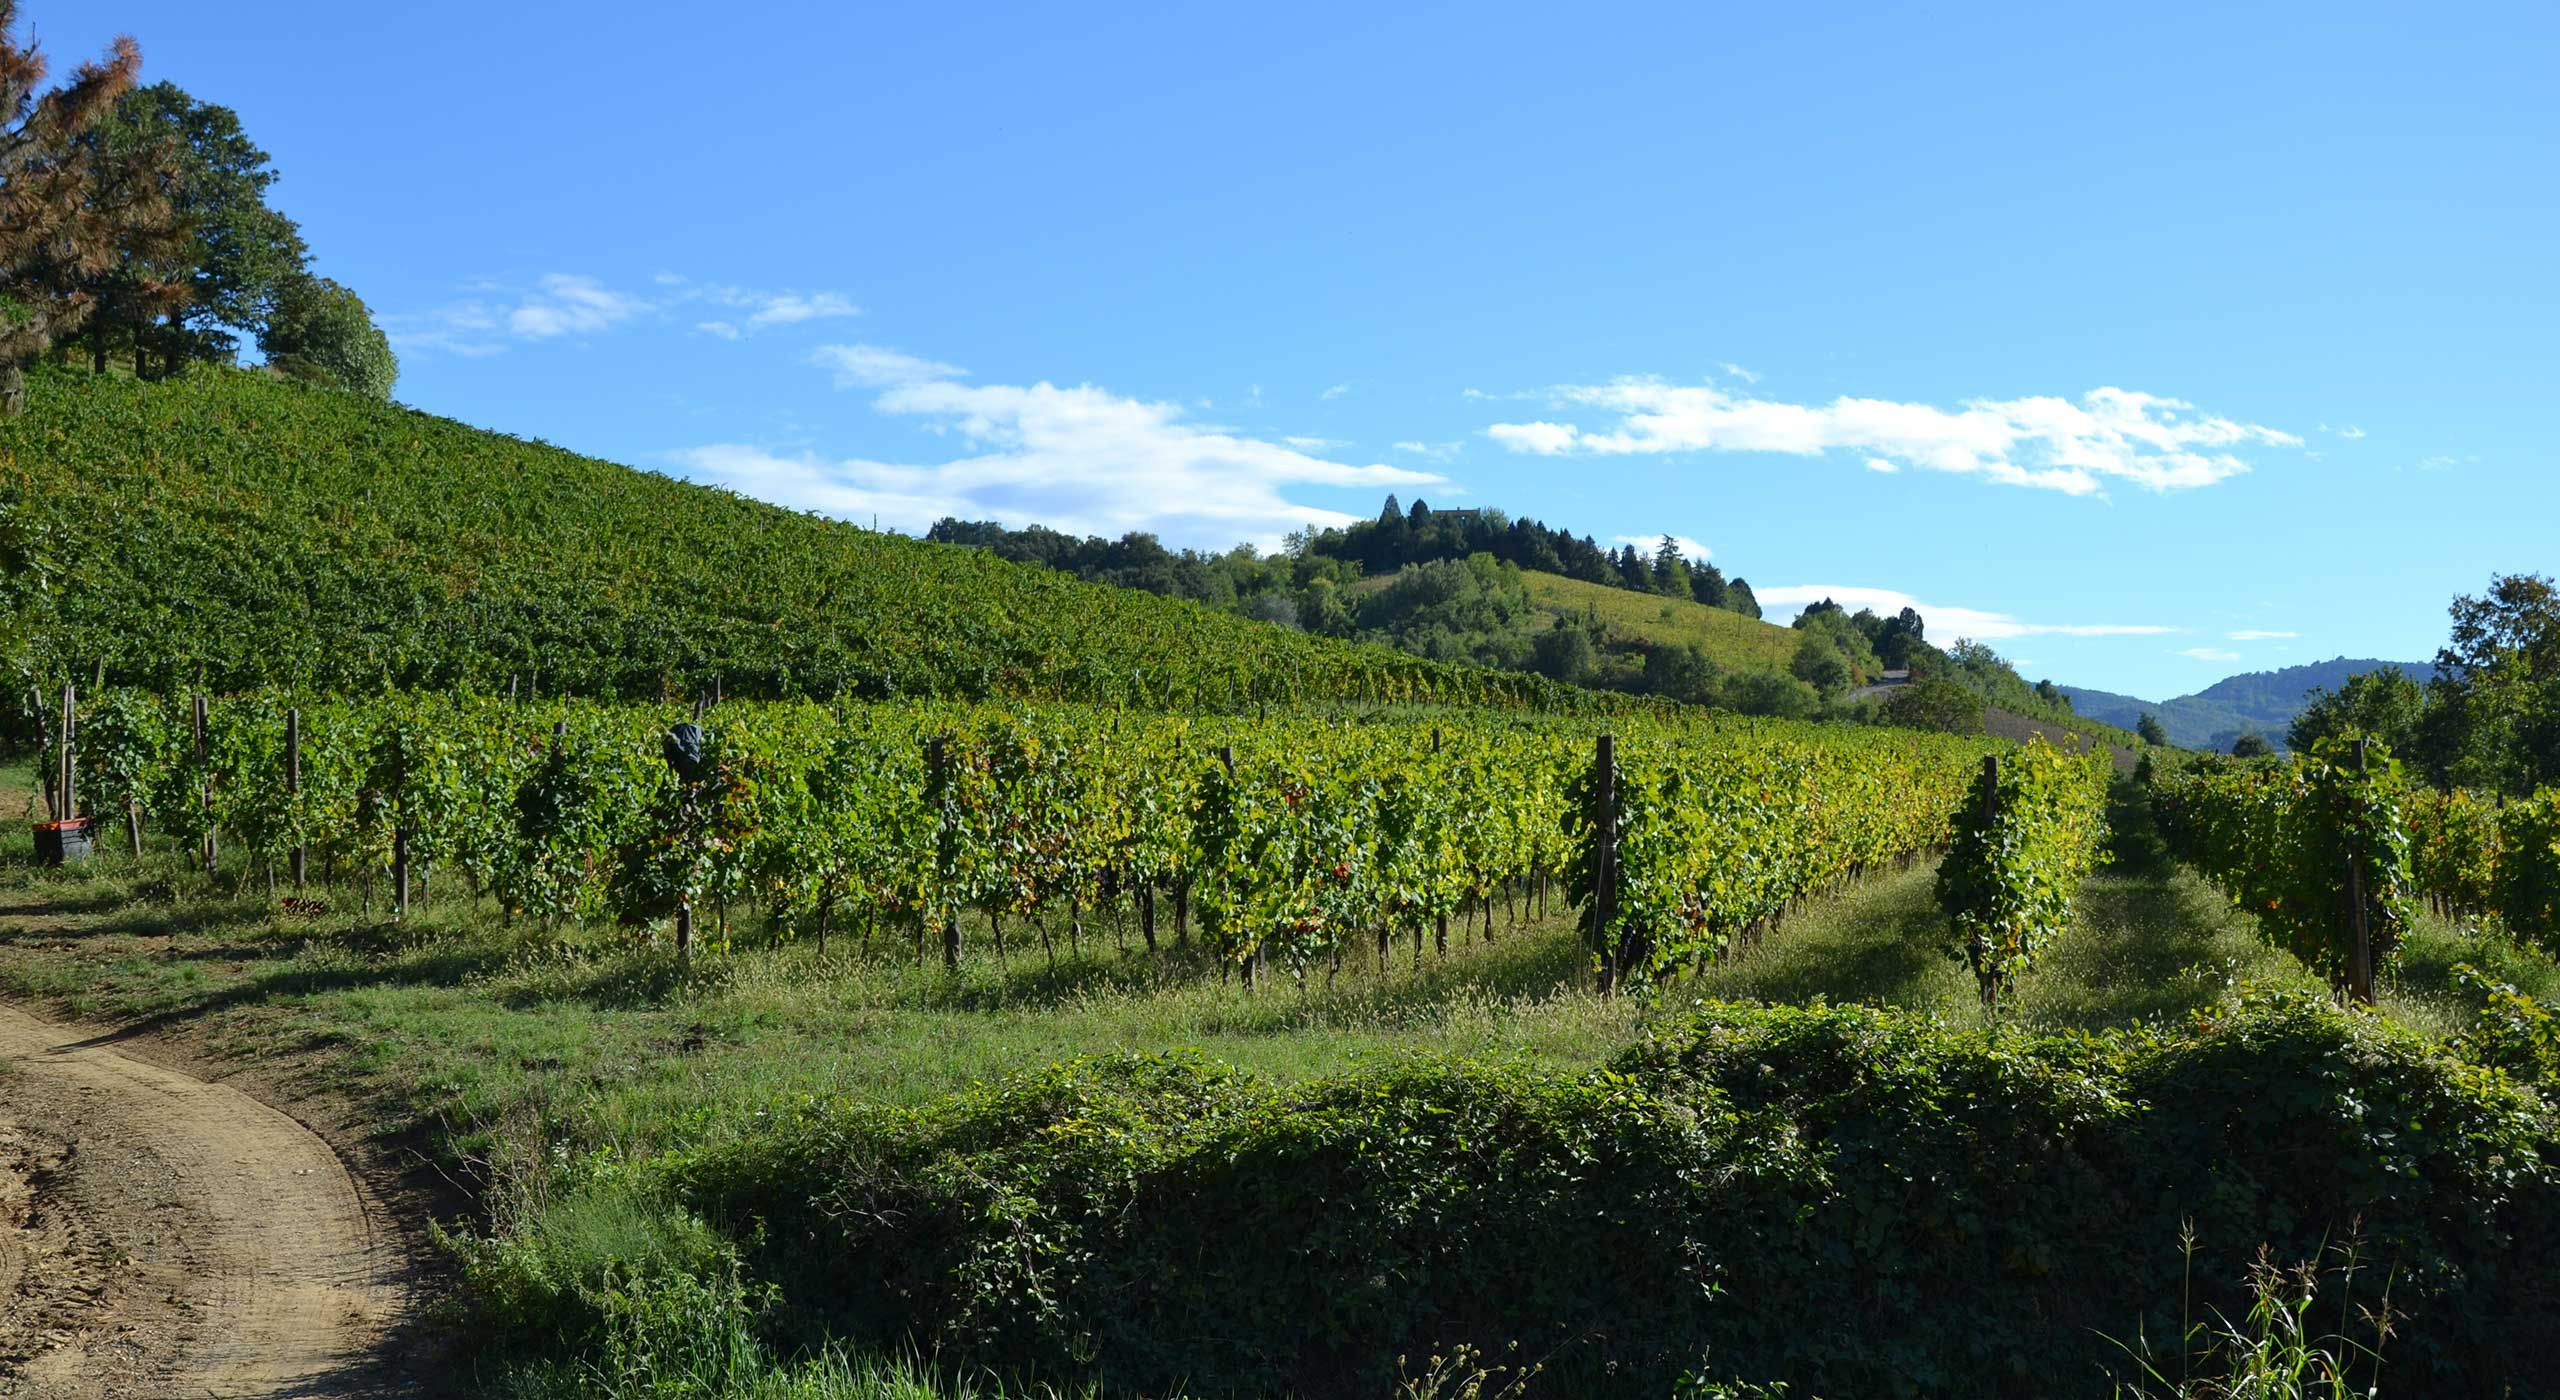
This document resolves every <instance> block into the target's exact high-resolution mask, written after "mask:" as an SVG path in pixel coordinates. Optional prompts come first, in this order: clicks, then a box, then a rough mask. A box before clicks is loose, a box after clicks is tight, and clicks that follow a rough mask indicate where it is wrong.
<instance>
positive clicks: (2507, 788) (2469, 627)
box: [2234, 574, 2560, 797]
mask: <svg viewBox="0 0 2560 1400" xmlns="http://www.w3.org/2000/svg"><path fill="white" fill-rule="evenodd" d="M2451 615H2452V627H2451V629H2450V632H2449V635H2448V636H2447V637H2446V640H2445V644H2444V646H2443V648H2442V649H2440V650H2439V651H2437V653H2436V669H2435V674H2434V676H2433V677H2432V678H2430V679H2429V680H2428V681H2427V682H2426V683H2425V684H2423V685H2421V684H2419V683H2418V682H2417V681H2414V680H2411V679H2410V678H2409V676H2408V674H2407V673H2406V672H2404V671H2401V670H2399V669H2398V668H2396V667H2384V668H2382V669H2380V670H2376V671H2368V672H2366V673H2364V674H2363V675H2360V676H2353V677H2350V678H2348V680H2347V681H2346V682H2345V683H2344V684H2343V685H2340V686H2339V687H2337V688H2336V689H2334V690H2331V689H2326V688H2323V689H2320V690H2316V691H2313V692H2312V695H2311V699H2310V701H2309V702H2308V703H2306V704H2305V705H2304V706H2303V708H2302V710H2301V712H2300V713H2299V714H2297V715H2295V716H2294V721H2293V726H2292V728H2291V730H2290V731H2288V733H2287V734H2286V742H2287V743H2288V744H2289V745H2291V746H2292V748H2293V749H2294V751H2295V752H2297V753H2308V752H2310V751H2311V750H2313V749H2314V748H2316V747H2318V746H2319V744H2320V743H2321V741H2322V740H2325V739H2332V738H2340V737H2345V736H2349V735H2355V734H2363V735H2369V736H2371V737H2373V738H2376V739H2379V740H2381V741H2382V742H2383V743H2384V744H2386V745H2388V746H2389V747H2390V749H2391V752H2393V753H2394V754H2396V755H2399V756H2400V757H2401V758H2402V759H2403V760H2405V761H2407V762H2409V763H2412V764H2414V765H2415V766H2416V767H2417V769H2418V771H2419V772H2420V773H2421V774H2422V775H2423V776H2424V777H2425V778H2426V780H2427V781H2428V782H2430V783H2432V784H2434V785H2435V786H2437V787H2444V788H2456V787H2461V788H2473V789H2477V790H2479V791H2482V792H2491V793H2502V794H2505V795H2507V796H2510V797H2523V796H2527V795H2530V794H2532V793H2534V792H2537V791H2539V790H2541V789H2543V788H2545V787H2549V786H2551V785H2553V784H2555V783H2560V589H2555V588H2554V586H2553V584H2552V581H2551V580H2550V579H2549V578H2547V577H2544V576H2542V575H2540V574H2504V575H2499V576H2496V577H2493V578H2492V579H2491V580H2490V582H2489V588H2488V590H2487V591H2486V592H2484V593H2482V594H2480V595H2479V596H2477V597H2473V596H2470V595H2463V596H2459V597H2456V598H2455V599H2454V600H2453V605H2452V609H2451ZM2234 752H2238V750H2237V749H2236V748H2235V750H2234ZM2243 756H2246V755H2243Z"/></svg>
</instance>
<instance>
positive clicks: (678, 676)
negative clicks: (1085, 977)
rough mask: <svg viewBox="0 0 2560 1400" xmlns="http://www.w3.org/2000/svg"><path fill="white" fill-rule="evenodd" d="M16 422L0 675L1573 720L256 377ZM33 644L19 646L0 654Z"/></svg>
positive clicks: (1297, 636) (1442, 672) (1399, 659)
mask: <svg viewBox="0 0 2560 1400" xmlns="http://www.w3.org/2000/svg"><path fill="white" fill-rule="evenodd" d="M29 400H30V402H29V408H28V411H27V412H26V414H25V415H24V416H22V417H19V418H17V419H14V420H9V421H6V422H0V565H5V568H0V642H5V643H6V645H7V646H8V647H9V649H10V651H11V653H13V654H12V655H8V656H0V660H6V661H9V662H12V663H14V665H15V667H16V668H17V669H18V670H19V671H20V673H21V674H20V676H19V677H18V679H16V680H15V681H13V682H12V684H13V685H15V686H17V687H21V688H22V687H24V686H25V685H26V684H27V682H28V681H29V680H30V679H35V678H41V677H49V676H80V677H87V676H89V675H91V674H93V673H95V671H96V670H98V669H99V668H101V667H103V669H104V671H105V672H106V674H107V676H108V678H109V679H110V680H113V681H118V682H128V683H137V684H146V685H153V686H177V685H185V684H197V683H201V684H203V685H206V686H208V687H210V688H213V689H217V690H222V689H231V688H238V687H244V686H249V685H253V684H259V683H266V682H290V683H297V684H304V685H311V686H317V687H323V688H337V689H379V688H381V687H385V686H412V685H462V686H472V687H479V688H483V689H490V688H504V687H505V686H506V685H507V683H508V680H509V678H510V677H511V676H517V675H521V676H523V677H524V678H525V679H526V680H528V681H534V680H535V679H536V677H537V676H538V683H539V685H540V687H541V689H542V690H543V691H544V692H545V693H551V692H556V691H559V690H562V689H567V690H571V691H574V692H575V693H578V694H581V695H595V694H613V695H657V694H661V693H682V692H685V691H688V690H691V689H693V688H696V687H699V686H701V685H703V684H705V683H707V682H708V681H709V680H710V679H711V678H713V677H718V678H720V680H721V682H722V684H723V685H724V687H725V689H726V690H727V691H728V692H729V693H731V694H746V695H795V694H797V695H819V696H827V695H836V694H850V695H859V696H890V695H904V696H952V697H971V698H975V697H1020V698H1057V699H1071V700H1083V701H1094V702H1108V703H1126V704H1132V705H1142V706H1153V707H1167V708H1191V709H1219V708H1232V707H1237V706H1242V705H1249V704H1252V703H1255V702H1257V701H1275V702H1280V701H1293V700H1302V701H1334V700H1354V701H1406V700H1414V701H1423V700H1429V701H1444V702H1457V703H1498V704H1527V705H1534V706H1538V707H1541V708H1580V707H1584V706H1589V705H1598V704H1609V703H1612V701H1611V700H1610V699H1609V698H1608V697H1602V696H1597V695H1594V694H1592V693H1590V692H1585V691H1578V690H1573V689H1571V688H1569V687H1564V686H1559V685H1556V684H1553V683H1551V682H1548V681H1544V680H1541V679H1538V678H1536V677H1533V676H1525V675H1519V674H1514V673H1506V672H1497V671H1488V670H1482V669H1477V668H1472V667H1464V666H1455V665H1446V664H1440V663H1435V662H1431V661H1426V660H1423V659H1420V658H1417V657H1413V656H1408V655H1405V654H1402V653H1399V652H1394V651H1390V650H1387V649H1385V648H1381V647H1373V646H1355V645H1352V644H1349V643H1345V642H1338V641H1331V640H1326V639H1323V638H1317V637H1311V636H1307V635H1305V634H1303V633H1298V632H1293V631H1290V630H1288V629H1285V628H1279V627H1271V626H1266V625H1262V624H1258V623H1255V622H1252V621H1249V620H1247V619H1244V618H1239V617H1234V616H1230V615H1227V614H1225V613H1221V612H1218V611H1215V610H1213V609H1210V608H1206V607H1202V606H1199V605H1197V604H1192V603H1187V602H1181V601H1177V600H1173V599H1166V598H1159V597H1155V596H1152V595H1149V594H1146V593H1140V592H1135V591H1131V590H1127V589H1117V588H1107V587H1101V586H1097V585H1093V584H1087V583H1082V582H1079V581H1077V580H1075V579H1073V578H1071V577H1067V576H1064V575H1061V574H1057V573H1054V572H1051V571H1049V570H1046V569H1041V568H1036V567H1031V566H1027V565H1020V564H1013V563H1008V562H1005V561H1003V560H1000V559H995V558H991V557H989V556H987V555H986V554H984V553H982V552H979V551H975V550H969V549H961V548H954V547H947V546H941V545H930V544H925V543H922V542H920V541H916V540H910V539H906V538H904V537H901V536H897V535H886V534H879V533H874V532H872V531H868V530H863V529H858V528H856V527H854V526H852V525H848V524H844V523H842V522H839V521H835V520H830V519H825V518H822V517H819V516H816V515H807V514H800V513H797V512H793V511H789V510H784V509H780V508H778V507H775V506H771V505H766V504H763V503H760V502H757V501H752V500H749V499H746V498H745V497H742V496H738V495H736V494H734V493H731V492H727V491H722V490H717V489H714V488H710V487H705V486H700V485H695V484H692V483H689V482H682V481H677V480H674V479H672V478H669V477H665V476H661V475H657V474H655V473H651V472H644V471H638V470H634V469H632V468H629V467H624V466H618V465H615V464H613V463H610V462H603V461H597V460H595V459H592V458H587V457H581V456H578V455H576V454H574V453H570V452H566V451H563V450H561V449H559V448H556V447H552V446H549V445H547V444H543V443H540V442H527V441H523V440H520V439H517V438H513V437H508V436H504V435H502V434H497V433H491V432H485V431H482V430H479V429H476V428H472V427H469V426H467V425H464V424H461V423H457V422H453V421H451V420H449V419H444V418H438V417H435V416H432V415H430V414H425V413H420V412H416V411H414V410H410V409H405V408H401V407H398V406H396V405H389V404H383V403H379V402H375V401H373V400H370V399H367V398H364V397H362V396H359V395H354V394H348V393H343V392H337V391H333V390H328V389H322V388H316V387H313V386H310V385H305V384H300V383H294V382H289V381H286V380H282V379H278V378H274V377H271V376H268V375H264V374H261V373H256V372H249V371H239V370H219V369H200V370H197V371H195V372H193V373H191V374H189V375H187V376H186V377H184V378H182V379H177V380H172V381H168V382H161V383H150V384H145V383H138V382H136V381H133V380H130V379H122V378H105V377H93V376H91V375H89V374H86V373H84V372H80V371H78V370H72V369H64V368H61V367H49V368H45V369H42V370H40V371H39V372H38V373H36V374H35V375H33V376H32V378H31V381H30V395H29ZM12 633H13V634H14V635H10V634H12Z"/></svg>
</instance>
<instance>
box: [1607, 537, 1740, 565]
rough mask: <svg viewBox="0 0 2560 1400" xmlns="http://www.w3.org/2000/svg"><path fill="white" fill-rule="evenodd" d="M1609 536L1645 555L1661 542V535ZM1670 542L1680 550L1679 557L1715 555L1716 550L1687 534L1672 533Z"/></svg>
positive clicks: (1708, 556) (1650, 552) (1708, 557)
mask: <svg viewBox="0 0 2560 1400" xmlns="http://www.w3.org/2000/svg"><path fill="white" fill-rule="evenodd" d="M1610 538H1612V539H1614V540H1616V541H1617V542H1618V543H1619V544H1631V545H1634V546H1635V547H1636V548H1637V549H1638V550H1641V551H1642V552H1644V553H1645V554H1647V555H1650V554H1652V553H1653V551H1654V547H1655V546H1657V545H1659V544H1661V543H1662V536H1660V535H1613V536H1611V537H1610ZM1671 544H1672V547H1673V548H1675V549H1677V550H1679V551H1680V557H1681V558H1683V559H1713V558H1715V557H1716V552H1715V551H1714V550H1712V549H1709V548H1707V547H1706V546H1705V545H1702V544H1700V543H1698V542H1697V541H1696V540H1693V539H1691V538H1689V537H1688V536H1687V535H1673V536H1672V537H1671Z"/></svg>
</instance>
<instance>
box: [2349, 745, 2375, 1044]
mask: <svg viewBox="0 0 2560 1400" xmlns="http://www.w3.org/2000/svg"><path fill="white" fill-rule="evenodd" d="M2354 762H2355V774H2356V777H2357V778H2358V779H2359V782H2358V784H2357V786H2358V792H2357V797H2358V799H2359V800H2361V799H2362V797H2363V792H2362V786H2363V785H2362V782H2361V779H2362V778H2363V777H2364V775H2365V741H2364V740H2363V739H2361V738H2359V739H2357V740H2356V747H2355V760H2354ZM2346 844H2347V938H2348V943H2347V995H2348V996H2349V997H2351V998H2353V999H2354V1000H2355V1001H2357V1002H2358V1003H2360V1004H2362V1005H2365V1006H2371V1005H2373V919H2372V910H2371V907H2370V902H2369V901H2368V900H2367V899H2366V896H2365V887H2364V840H2363V838H2362V837H2361V836H2360V835H2357V834H2355V833H2354V832H2353V831H2350V833H2349V834H2348V837H2347V843H2346Z"/></svg>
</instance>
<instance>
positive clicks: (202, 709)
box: [196, 691, 221, 879]
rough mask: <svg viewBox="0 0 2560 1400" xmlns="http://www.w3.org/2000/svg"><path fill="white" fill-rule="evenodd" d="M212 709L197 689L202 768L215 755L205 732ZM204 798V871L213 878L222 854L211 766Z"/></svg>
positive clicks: (198, 756) (198, 749) (198, 755)
mask: <svg viewBox="0 0 2560 1400" xmlns="http://www.w3.org/2000/svg"><path fill="white" fill-rule="evenodd" d="M211 710H212V705H211V702H210V701H208V700H206V699H205V696H204V692H203V691H197V692H196V765H197V766H198V767H200V768H201V767H205V766H206V765H207V764H209V763H210V762H211V761H212V757H213V755H212V750H211V748H210V747H209V741H208V739H207V737H206V734H205V726H206V724H207V723H208V721H209V720H210V718H211ZM203 799H204V811H205V823H204V873H205V877H206V878H207V879H211V878H212V877H213V873H214V869H215V866H216V864H217V862H218V858H219V857H220V855H221V843H220V842H219V841H217V840H216V839H215V837H214V831H213V773H212V770H211V769H210V768H207V769H206V772H205V775H204V790H203Z"/></svg>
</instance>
